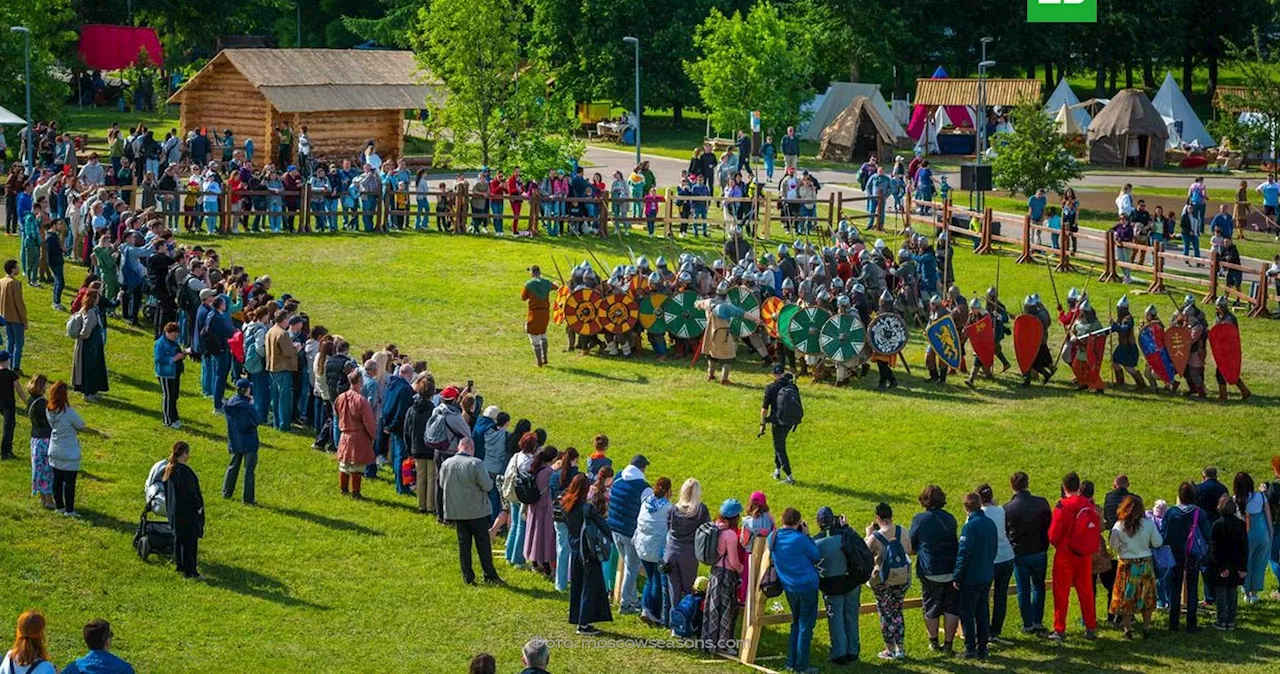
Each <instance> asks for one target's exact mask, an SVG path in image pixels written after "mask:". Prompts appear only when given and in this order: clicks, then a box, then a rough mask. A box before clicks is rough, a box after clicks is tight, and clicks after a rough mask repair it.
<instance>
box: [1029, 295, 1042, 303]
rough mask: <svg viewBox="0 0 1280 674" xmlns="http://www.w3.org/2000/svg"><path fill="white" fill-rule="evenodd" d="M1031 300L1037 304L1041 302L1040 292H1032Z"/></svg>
mask: <svg viewBox="0 0 1280 674" xmlns="http://www.w3.org/2000/svg"><path fill="white" fill-rule="evenodd" d="M1031 302H1032V303H1033V304H1036V305H1038V304H1040V293H1031Z"/></svg>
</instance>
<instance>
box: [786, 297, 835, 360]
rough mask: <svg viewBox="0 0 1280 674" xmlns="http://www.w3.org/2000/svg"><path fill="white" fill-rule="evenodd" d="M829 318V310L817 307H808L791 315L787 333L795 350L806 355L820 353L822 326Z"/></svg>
mask: <svg viewBox="0 0 1280 674" xmlns="http://www.w3.org/2000/svg"><path fill="white" fill-rule="evenodd" d="M829 320H831V312H829V311H827V310H826V309H821V308H818V307H809V308H807V309H801V310H800V311H797V312H796V314H795V315H794V316H792V317H791V325H790V327H789V329H788V330H787V333H788V334H789V335H790V336H791V341H792V343H794V344H795V345H796V346H795V349H796V351H799V352H800V353H803V354H805V355H806V356H810V355H812V356H820V355H822V339H821V334H820V333H821V331H822V326H823V325H826V323H827V321H829Z"/></svg>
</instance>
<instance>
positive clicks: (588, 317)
mask: <svg viewBox="0 0 1280 674" xmlns="http://www.w3.org/2000/svg"><path fill="white" fill-rule="evenodd" d="M599 305H600V293H599V292H597V291H595V290H593V289H591V288H582V289H581V290H577V291H574V292H571V293H569V296H568V297H566V298H565V299H564V320H565V323H567V324H568V326H569V329H570V330H573V331H574V332H576V333H578V334H579V335H586V336H591V335H597V334H600V331H601V330H603V329H604V325H603V323H602V322H601V320H600V319H601V316H600V306H599Z"/></svg>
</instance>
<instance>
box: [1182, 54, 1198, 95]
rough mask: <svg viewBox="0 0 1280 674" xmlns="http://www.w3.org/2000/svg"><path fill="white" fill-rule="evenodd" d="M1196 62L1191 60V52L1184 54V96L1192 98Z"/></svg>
mask: <svg viewBox="0 0 1280 674" xmlns="http://www.w3.org/2000/svg"><path fill="white" fill-rule="evenodd" d="M1195 66H1196V64H1195V61H1194V60H1193V59H1192V58H1191V52H1189V51H1188V52H1183V53H1182V95H1183V96H1187V97H1190V96H1191V81H1192V76H1193V74H1194V73H1193V71H1194V70H1195Z"/></svg>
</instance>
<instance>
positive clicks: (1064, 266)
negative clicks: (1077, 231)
mask: <svg viewBox="0 0 1280 674" xmlns="http://www.w3.org/2000/svg"><path fill="white" fill-rule="evenodd" d="M1068 236H1069V235H1068V234H1067V230H1066V229H1065V228H1064V229H1061V230H1058V266H1057V267H1056V269H1057V270H1058V271H1062V272H1066V271H1071V270H1072V267H1071V242H1070V241H1068V240H1067V237H1068Z"/></svg>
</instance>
